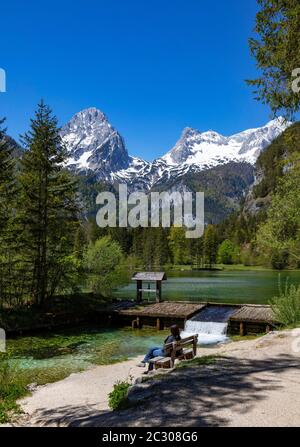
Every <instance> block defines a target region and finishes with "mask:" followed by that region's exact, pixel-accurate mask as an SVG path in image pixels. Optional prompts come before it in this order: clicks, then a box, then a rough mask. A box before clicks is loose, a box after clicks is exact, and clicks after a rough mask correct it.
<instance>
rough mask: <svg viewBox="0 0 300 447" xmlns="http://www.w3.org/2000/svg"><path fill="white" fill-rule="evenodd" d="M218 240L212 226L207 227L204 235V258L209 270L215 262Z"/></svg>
mask: <svg viewBox="0 0 300 447" xmlns="http://www.w3.org/2000/svg"><path fill="white" fill-rule="evenodd" d="M217 250H218V239H217V232H216V229H215V227H214V225H208V227H207V228H206V230H205V233H204V256H205V259H206V262H207V264H208V266H209V268H212V265H213V264H214V263H215V262H216V260H217Z"/></svg>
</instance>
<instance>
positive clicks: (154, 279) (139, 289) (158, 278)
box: [131, 272, 167, 303]
mask: <svg viewBox="0 0 300 447" xmlns="http://www.w3.org/2000/svg"><path fill="white" fill-rule="evenodd" d="M131 279H132V281H136V302H137V303H140V302H141V301H142V300H143V292H147V293H153V294H155V299H156V302H157V303H160V302H161V285H162V281H166V279H167V276H166V274H165V272H138V273H135V274H134V275H133V277H132V278H131ZM143 282H147V284H148V288H143ZM151 283H155V288H151Z"/></svg>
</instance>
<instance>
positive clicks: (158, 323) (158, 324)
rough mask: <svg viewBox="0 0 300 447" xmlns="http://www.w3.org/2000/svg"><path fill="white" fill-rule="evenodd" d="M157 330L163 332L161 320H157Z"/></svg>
mask: <svg viewBox="0 0 300 447" xmlns="http://www.w3.org/2000/svg"><path fill="white" fill-rule="evenodd" d="M156 329H157V330H158V331H160V330H161V324H160V318H157V319H156Z"/></svg>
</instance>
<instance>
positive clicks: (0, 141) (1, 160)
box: [0, 119, 18, 306]
mask: <svg viewBox="0 0 300 447" xmlns="http://www.w3.org/2000/svg"><path fill="white" fill-rule="evenodd" d="M4 122H5V119H1V120H0V305H2V306H3V305H4V304H5V305H9V306H11V305H13V304H16V303H15V301H16V300H17V299H18V293H17V281H16V278H15V277H14V263H15V248H16V247H15V234H14V226H15V225H14V224H15V202H16V192H17V189H16V176H15V162H14V158H13V148H12V147H11V144H10V142H9V140H8V138H7V136H6V129H5V128H4V127H3V125H4ZM13 301H14V303H13Z"/></svg>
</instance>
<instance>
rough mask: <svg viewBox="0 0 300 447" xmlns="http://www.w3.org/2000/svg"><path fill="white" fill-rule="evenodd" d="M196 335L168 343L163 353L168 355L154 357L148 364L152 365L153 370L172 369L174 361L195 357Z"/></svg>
mask: <svg viewBox="0 0 300 447" xmlns="http://www.w3.org/2000/svg"><path fill="white" fill-rule="evenodd" d="M197 342H198V335H197V334H196V335H191V336H189V337H186V338H183V339H182V340H180V341H177V342H173V343H168V344H166V345H165V347H164V348H165V351H166V352H167V353H168V355H167V356H165V357H154V358H153V359H151V360H150V363H153V364H154V368H155V369H159V368H164V369H169V368H173V367H174V364H175V360H176V359H179V360H190V359H193V358H194V357H195V356H196V355H197Z"/></svg>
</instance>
